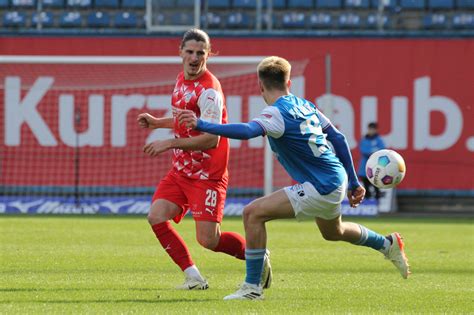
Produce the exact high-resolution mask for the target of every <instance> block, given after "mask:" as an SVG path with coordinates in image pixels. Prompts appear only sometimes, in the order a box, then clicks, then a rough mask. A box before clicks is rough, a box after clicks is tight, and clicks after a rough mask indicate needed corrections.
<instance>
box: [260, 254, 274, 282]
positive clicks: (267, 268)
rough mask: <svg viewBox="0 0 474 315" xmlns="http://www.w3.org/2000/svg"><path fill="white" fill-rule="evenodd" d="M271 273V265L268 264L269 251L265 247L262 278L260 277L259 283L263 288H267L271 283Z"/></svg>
mask: <svg viewBox="0 0 474 315" xmlns="http://www.w3.org/2000/svg"><path fill="white" fill-rule="evenodd" d="M272 279H273V273H272V265H271V264H270V251H269V250H268V249H267V252H266V253H265V258H264V260H263V269H262V278H261V279H260V285H261V286H262V288H263V289H268V288H269V287H270V286H271V285H272Z"/></svg>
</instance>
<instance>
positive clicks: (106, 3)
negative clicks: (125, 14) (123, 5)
mask: <svg viewBox="0 0 474 315" xmlns="http://www.w3.org/2000/svg"><path fill="white" fill-rule="evenodd" d="M94 7H95V8H112V9H117V8H118V7H119V0H95V1H94Z"/></svg>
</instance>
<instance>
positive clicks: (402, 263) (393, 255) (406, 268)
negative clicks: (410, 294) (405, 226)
mask: <svg viewBox="0 0 474 315" xmlns="http://www.w3.org/2000/svg"><path fill="white" fill-rule="evenodd" d="M390 236H391V237H392V245H391V246H390V248H389V250H388V254H387V255H386V256H385V258H386V259H388V260H390V261H391V262H392V263H393V264H394V265H395V267H397V269H398V271H400V274H401V275H402V277H403V279H406V278H408V275H409V274H410V273H411V272H410V265H408V258H407V256H406V255H405V250H404V246H405V244H404V243H403V239H402V237H401V235H400V234H399V233H397V232H395V233H392V234H390Z"/></svg>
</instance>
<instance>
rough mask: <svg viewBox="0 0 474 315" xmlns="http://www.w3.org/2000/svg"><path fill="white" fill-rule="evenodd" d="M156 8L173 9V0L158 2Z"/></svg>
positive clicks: (174, 5)
mask: <svg viewBox="0 0 474 315" xmlns="http://www.w3.org/2000/svg"><path fill="white" fill-rule="evenodd" d="M157 7H158V8H174V7H176V3H175V2H174V0H160V1H159V2H158V5H157Z"/></svg>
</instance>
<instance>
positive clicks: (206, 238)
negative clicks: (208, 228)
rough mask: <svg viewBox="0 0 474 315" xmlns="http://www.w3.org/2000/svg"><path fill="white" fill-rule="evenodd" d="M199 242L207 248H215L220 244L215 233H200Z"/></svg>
mask: <svg viewBox="0 0 474 315" xmlns="http://www.w3.org/2000/svg"><path fill="white" fill-rule="evenodd" d="M197 241H198V243H199V244H200V245H201V246H202V247H204V248H207V249H210V250H214V249H215V248H216V247H217V244H219V238H218V237H216V236H213V235H198V236H197Z"/></svg>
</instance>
